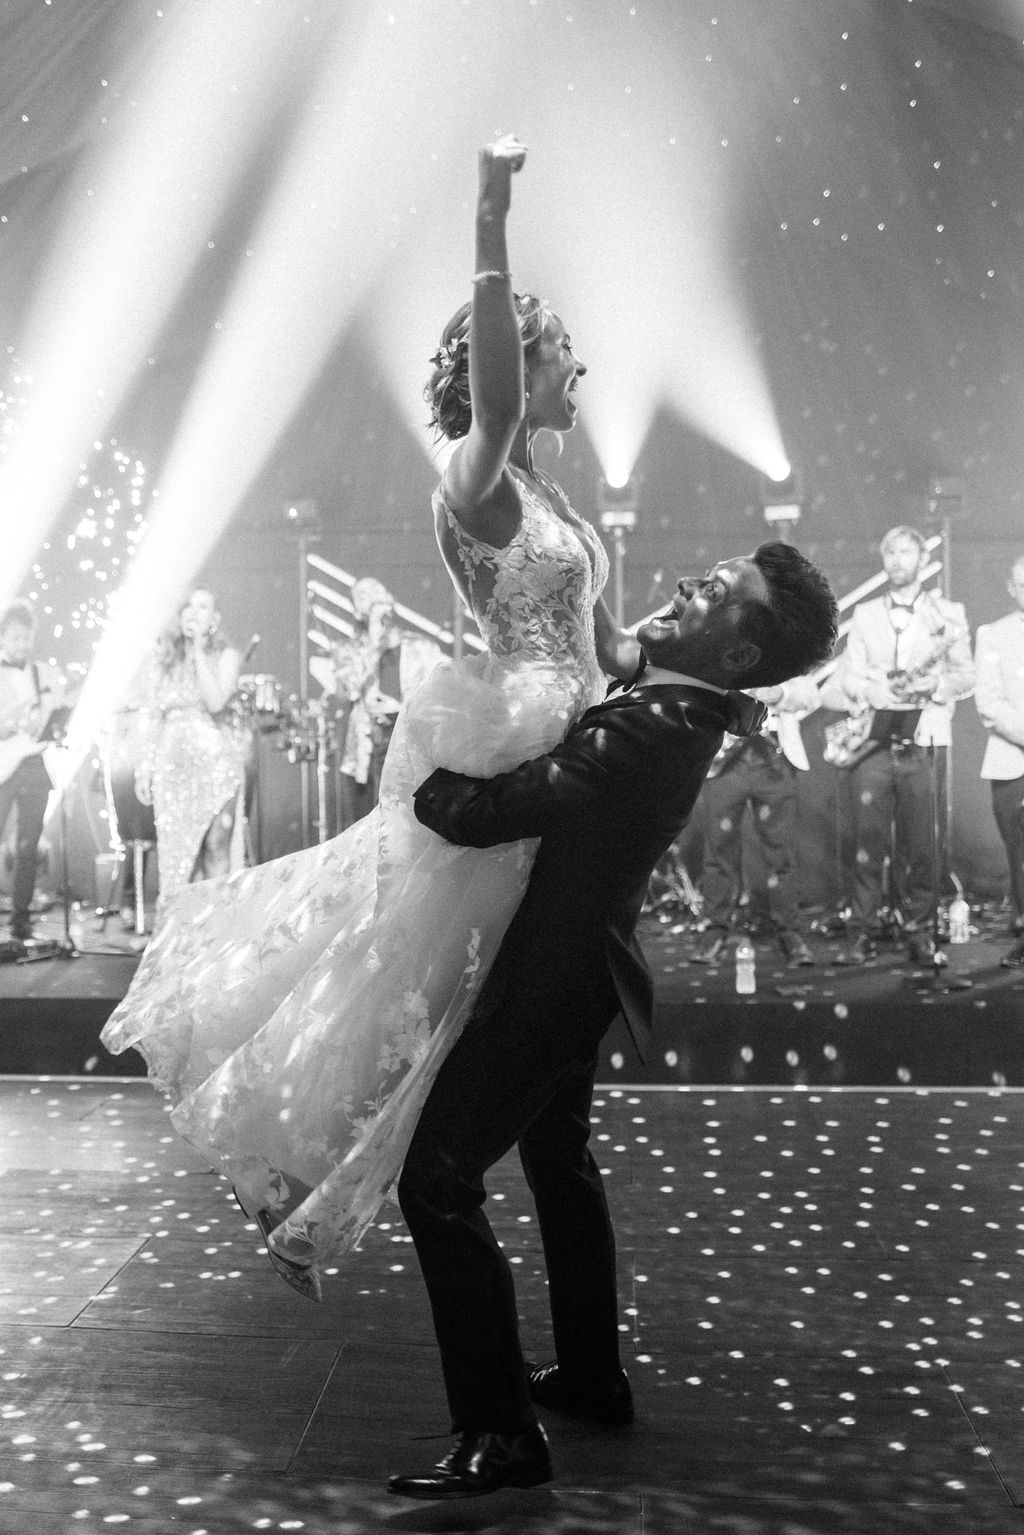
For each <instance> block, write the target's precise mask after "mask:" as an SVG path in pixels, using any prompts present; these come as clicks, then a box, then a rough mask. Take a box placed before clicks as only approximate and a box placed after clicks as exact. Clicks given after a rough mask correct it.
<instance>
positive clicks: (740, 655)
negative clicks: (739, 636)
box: [720, 640, 761, 684]
mask: <svg viewBox="0 0 1024 1535" xmlns="http://www.w3.org/2000/svg"><path fill="white" fill-rule="evenodd" d="M760 659H761V647H760V645H755V644H754V642H753V640H737V641H736V643H735V644H734V645H730V646H729V649H728V650H726V651H723V653H722V656H721V661H720V664H721V667H722V670H723V671H724V672H727V673H728V674H729V676H730V677H731V678H732V680H733V682H734V683H736V684H739V683H740V682H741V679H742V678H743V677H744V676H745V675H746V674H747V672H752V671H753V669H754V667H755V666H756V665H757V664H758V662H759V661H760Z"/></svg>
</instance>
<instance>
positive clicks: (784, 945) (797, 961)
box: [779, 927, 814, 970]
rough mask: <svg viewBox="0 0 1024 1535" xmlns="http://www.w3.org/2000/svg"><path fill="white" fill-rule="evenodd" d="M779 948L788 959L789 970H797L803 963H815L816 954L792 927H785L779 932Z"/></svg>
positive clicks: (786, 959)
mask: <svg viewBox="0 0 1024 1535" xmlns="http://www.w3.org/2000/svg"><path fill="white" fill-rule="evenodd" d="M779 948H780V949H781V950H782V956H783V958H784V959H785V961H786V967H787V969H789V970H796V969H798V968H799V967H800V966H801V965H813V964H814V955H813V954H812V953H811V951H810V949H809V948H808V947H807V944H806V943H805V942H804V940H803V938H801V936H800V934H799V933H794V932H793V930H792V928H788V927H785V928H783V929H782V931H781V932H780V933H779Z"/></svg>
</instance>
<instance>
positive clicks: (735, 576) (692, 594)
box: [637, 555, 768, 687]
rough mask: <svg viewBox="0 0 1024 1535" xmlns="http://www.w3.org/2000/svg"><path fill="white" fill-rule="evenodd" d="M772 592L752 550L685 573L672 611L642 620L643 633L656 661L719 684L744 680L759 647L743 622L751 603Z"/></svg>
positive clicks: (642, 638)
mask: <svg viewBox="0 0 1024 1535" xmlns="http://www.w3.org/2000/svg"><path fill="white" fill-rule="evenodd" d="M767 597H768V587H767V583H766V582H765V579H764V576H763V575H762V574H761V571H760V569H759V568H758V566H757V565H756V564H755V563H754V561H753V559H752V558H751V557H750V556H749V555H741V556H740V557H739V558H738V559H734V560H721V561H719V563H718V564H717V565H713V566H712V567H711V569H710V570H709V571H708V572H707V573H706V574H705V575H703V576H684V577H682V579H681V580H680V581H679V583H678V586H677V589H676V595H675V597H674V598H673V600H672V606H671V607H670V608H669V610H668V612H666V613H663V614H661V615H660V617H658V618H652V619H650V620H649V621H648V622H647V623H646V624H641V626H640V628H639V630H638V631H637V633H638V638H639V639H640V642H641V644H642V645H643V647H644V650H645V651H646V652H647V657H648V660H649V661H650V662H651V664H652V665H654V666H662V667H666V668H667V669H668V670H669V671H677V672H686V673H688V674H689V675H690V676H694V677H700V678H702V679H703V680H704V681H709V682H717V683H718V684H719V685H720V686H726V687H730V686H739V685H742V674H743V672H744V671H747V670H749V669H750V667H752V666H754V665H756V663H757V661H758V660H759V659H760V651H759V649H758V647H757V646H756V645H754V644H753V643H752V642H751V641H749V640H747V639H746V638H745V637H744V634H743V627H744V623H745V620H746V619H747V617H748V615H749V613H750V611H751V609H752V607H753V606H754V605H755V604H758V603H763V602H764V601H766V600H767Z"/></svg>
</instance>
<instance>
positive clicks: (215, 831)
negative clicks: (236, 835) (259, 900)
mask: <svg viewBox="0 0 1024 1535" xmlns="http://www.w3.org/2000/svg"><path fill="white" fill-rule="evenodd" d="M234 829H235V796H234V795H232V796H231V798H230V799H229V800H228V801H227V803H226V804H225V805H222V806H221V808H220V810H218V811H217V814H216V815H215V816H214V818H213V820H212V821H211V822H210V824H209V826H208V827H207V829H206V836H205V837H204V838H203V843H202V847H201V848H200V849H199V857H198V858H197V860H196V866H197V874H198V877H199V878H200V879H213V878H214V877H215V876H216V875H218V874H228V873H230V871H231V836H232V833H233V831H234Z"/></svg>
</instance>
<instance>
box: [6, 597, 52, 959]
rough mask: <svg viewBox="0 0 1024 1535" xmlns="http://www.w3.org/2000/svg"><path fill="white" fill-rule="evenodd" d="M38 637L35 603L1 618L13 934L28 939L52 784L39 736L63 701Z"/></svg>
mask: <svg viewBox="0 0 1024 1535" xmlns="http://www.w3.org/2000/svg"><path fill="white" fill-rule="evenodd" d="M35 637H36V625H35V615H34V613H33V610H32V608H31V606H30V605H29V603H27V602H15V603H12V604H11V606H10V607H9V608H8V609H7V610H6V612H5V613H4V614H3V615H2V616H0V835H2V833H3V830H4V827H5V826H6V824H7V821H8V818H9V816H10V814H11V811H12V810H13V809H14V808H15V807H17V817H18V825H17V834H16V839H15V848H14V885H13V890H12V899H11V908H12V909H11V937H12V938H16V939H18V940H20V941H22V942H24V941H25V940H26V939H30V938H31V937H32V936H33V935H32V919H31V906H32V893H33V890H34V888H35V882H36V860H37V856H38V850H39V839H40V837H41V836H42V832H43V817H44V815H45V813H46V802H47V800H48V799H49V796H50V789H51V788H52V782H51V779H50V775H49V773H48V771H47V769H46V765H45V763H44V762H43V758H42V752H43V745H42V744H41V743H40V742H39V741H38V740H37V739H36V737H37V736H38V733H39V731H40V730H41V729H42V727H43V725H44V724H45V722H46V720H47V719H48V718H49V716H50V713H51V711H52V709H53V708H54V707H55V706H57V705H58V704H60V703H61V702H62V701H63V692H62V689H61V685H60V679H59V677H58V676H57V673H56V672H55V671H54V669H53V667H51V666H47V665H46V664H45V663H44V662H41V661H33V660H32V659H31V656H32V650H33V647H34V644H35Z"/></svg>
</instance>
